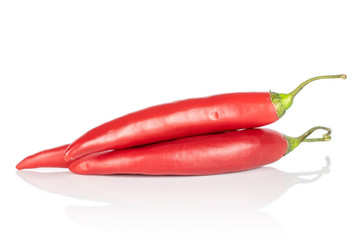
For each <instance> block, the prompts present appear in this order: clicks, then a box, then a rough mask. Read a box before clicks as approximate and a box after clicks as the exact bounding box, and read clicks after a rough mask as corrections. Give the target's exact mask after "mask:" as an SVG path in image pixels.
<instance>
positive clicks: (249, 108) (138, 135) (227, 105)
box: [64, 74, 346, 161]
mask: <svg viewBox="0 0 360 240" xmlns="http://www.w3.org/2000/svg"><path fill="white" fill-rule="evenodd" d="M333 78H341V79H346V75H345V74H340V75H327V76H318V77H314V78H311V79H308V80H306V81H305V82H303V83H301V84H300V85H299V86H298V87H297V88H295V89H294V90H293V91H292V92H290V93H288V94H283V93H275V92H269V93H264V92H252V93H229V94H221V95H215V96H211V97H205V98H194V99H187V100H182V101H177V102H173V103H167V104H162V105H158V106H154V107H150V108H146V109H143V110H140V111H137V112H134V113H130V114H128V115H125V116H123V117H120V118H117V119H114V120H112V121H110V122H107V123H104V124H102V125H100V126H98V127H96V128H93V129H92V130H90V131H88V132H87V133H85V134H84V135H83V136H81V137H80V138H78V139H77V140H75V142H73V143H72V144H71V145H70V146H69V147H68V149H67V150H66V151H65V154H64V159H65V160H66V161H69V160H74V159H77V158H79V157H82V156H85V155H88V154H91V153H96V152H101V151H104V150H111V149H123V148H129V147H134V146H139V145H145V144H150V143H155V142H160V141H166V140H171V139H177V138H183V137H188V136H195V135H200V134H209V133H216V132H224V131H230V130H237V129H245V128H255V127H261V126H265V125H268V124H270V123H273V122H275V121H277V120H278V119H279V118H280V117H281V116H283V115H284V114H285V112H286V110H287V109H288V108H289V107H291V105H292V103H293V100H294V97H295V96H296V95H297V94H298V93H299V92H300V91H301V89H303V88H304V87H305V86H306V85H307V84H309V83H311V82H313V81H316V80H319V79H333Z"/></svg>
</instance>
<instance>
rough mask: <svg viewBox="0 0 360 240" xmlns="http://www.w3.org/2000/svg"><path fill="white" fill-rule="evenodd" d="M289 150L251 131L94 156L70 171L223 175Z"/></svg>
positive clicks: (270, 134)
mask: <svg viewBox="0 0 360 240" xmlns="http://www.w3.org/2000/svg"><path fill="white" fill-rule="evenodd" d="M286 150H287V141H286V140H285V138H284V136H283V135H282V134H280V133H278V132H276V131H274V130H270V129H247V130H242V131H231V132H226V133H217V134H210V135H201V136H194V137H187V138H183V139H176V140H172V141H166V142H161V143H155V144H151V145H146V146H140V147H134V148H130V149H121V150H114V151H111V152H107V153H97V154H92V155H89V156H85V157H82V158H80V159H78V160H76V161H74V162H72V163H71V164H70V165H69V169H70V170H71V171H72V172H74V173H77V174H146V175H208V174H220V173H227V172H236V171H243V170H248V169H253V168H257V167H260V166H263V165H266V164H269V163H272V162H274V161H276V160H278V159H280V158H281V157H282V156H283V155H284V154H285V153H286Z"/></svg>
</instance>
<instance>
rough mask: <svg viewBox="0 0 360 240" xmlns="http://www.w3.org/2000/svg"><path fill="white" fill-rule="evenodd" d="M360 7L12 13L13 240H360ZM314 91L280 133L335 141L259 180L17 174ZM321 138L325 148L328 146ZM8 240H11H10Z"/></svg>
mask: <svg viewBox="0 0 360 240" xmlns="http://www.w3.org/2000/svg"><path fill="white" fill-rule="evenodd" d="M359 23H360V14H359V6H358V3H357V1H346V0H342V1H329V0H326V1H325V0H324V1H316V0H309V1H308V0H305V1H297V2H296V1H278V0H274V1H197V0H190V1H184V0H183V1H136V0H134V1H77V0H71V1H66V0H65V1H37V0H35V1H16V0H15V1H14V0H13V1H6V0H5V1H1V2H0V91H1V93H0V106H1V118H0V123H1V124H0V130H1V131H0V132H1V133H0V141H1V142H0V146H1V161H0V164H1V174H0V184H1V195H2V197H1V199H0V203H1V205H0V221H1V225H0V226H1V231H0V237H1V238H2V239H9V236H12V237H11V238H12V239H14V238H17V239H24V238H25V237H32V238H35V237H36V239H65V238H67V239H70V238H79V237H81V238H83V239H104V238H105V237H112V238H114V237H119V238H123V239H145V238H146V239H185V237H186V238H187V239H199V238H202V239H239V238H241V237H246V239H329V238H330V237H333V238H334V239H339V238H342V239H359V237H360V234H359V229H358V227H359V221H358V220H359V214H360V211H359V202H360V197H359V195H358V192H359V171H360V161H359V154H358V148H359V147H358V146H359V145H358V139H359V120H360V119H359V115H358V113H357V112H358V109H359V97H358V91H359V87H360V84H359V80H360V71H359V69H360V36H359ZM340 73H346V74H347V75H348V79H347V80H345V81H343V80H335V79H332V80H322V81H317V82H314V83H312V84H311V85H308V86H307V87H306V88H304V89H303V91H302V92H301V93H300V94H299V95H298V96H297V97H296V99H295V102H294V104H293V106H292V108H291V109H290V110H289V111H288V112H287V113H286V115H285V116H284V117H283V118H282V119H281V120H279V121H278V122H276V123H275V124H272V125H270V126H269V128H273V129H276V130H278V131H280V132H282V133H285V134H287V135H290V136H297V135H300V134H301V133H303V132H304V131H306V130H307V129H309V128H311V127H313V126H316V125H323V126H328V127H331V128H332V129H333V134H332V136H333V139H332V140H331V141H330V142H326V143H304V144H302V145H301V146H299V147H298V149H296V150H295V151H294V152H292V153H291V154H289V155H287V156H286V157H284V158H283V159H281V160H280V161H279V162H277V163H274V164H272V165H269V166H267V167H263V168H260V169H257V170H253V171H248V172H242V173H233V174H224V175H217V176H206V177H146V176H111V177H110V176H108V177H106V176H105V177H104V176H95V177H94V176H77V175H75V174H72V173H69V172H68V171H67V170H66V169H57V170H56V171H55V172H54V170H49V169H42V170H34V171H16V169H15V165H16V164H17V163H18V162H19V161H20V160H22V159H23V158H24V157H26V156H27V155H30V154H33V153H35V152H37V151H40V150H43V149H46V148H51V147H55V146H59V145H62V144H65V143H70V142H71V141H73V140H75V139H76V138H77V137H79V136H80V135H81V134H83V133H84V132H85V131H87V130H89V129H91V128H93V127H95V126H97V125H99V124H101V123H103V122H106V121H109V120H111V119H113V118H116V117H119V116H121V115H123V114H126V113H129V112H132V111H135V110H139V109H141V108H144V107H147V106H151V105H155V104H160V103H164V102H169V101H174V100H179V99H185V98H190V97H203V96H208V95H213V94H218V93H226V92H237V91H269V90H270V89H271V90H273V91H276V92H285V93H287V92H289V91H291V90H292V89H293V88H295V87H296V86H297V85H298V84H299V83H300V82H302V81H304V80H306V79H307V78H310V77H314V76H318V75H326V74H340ZM317 134H318V135H319V136H320V135H321V133H317ZM5 236H7V237H5Z"/></svg>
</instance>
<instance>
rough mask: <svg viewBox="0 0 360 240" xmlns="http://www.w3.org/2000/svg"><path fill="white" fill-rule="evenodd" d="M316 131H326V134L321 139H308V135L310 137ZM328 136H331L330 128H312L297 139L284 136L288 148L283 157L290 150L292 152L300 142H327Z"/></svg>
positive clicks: (329, 137)
mask: <svg viewBox="0 0 360 240" xmlns="http://www.w3.org/2000/svg"><path fill="white" fill-rule="evenodd" d="M318 129H322V130H326V131H327V133H325V134H323V135H322V137H321V138H308V136H309V135H311V134H312V133H313V132H314V131H316V130H318ZM330 135H331V129H330V128H327V127H322V126H317V127H313V128H311V129H309V130H308V131H306V132H305V133H304V134H302V135H301V136H299V137H289V136H285V139H286V141H287V143H288V148H287V151H286V153H285V155H286V154H288V153H289V152H291V151H292V150H294V149H295V148H296V147H297V146H299V144H300V143H302V142H325V141H329V140H330V139H331V136H330Z"/></svg>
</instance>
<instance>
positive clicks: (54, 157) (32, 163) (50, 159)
mask: <svg viewBox="0 0 360 240" xmlns="http://www.w3.org/2000/svg"><path fill="white" fill-rule="evenodd" d="M68 146H69V145H63V146H60V147H56V148H52V149H47V150H44V151H41V152H38V153H35V154H34V155H31V156H28V157H27V158H25V159H24V160H22V161H21V162H20V163H18V165H16V168H17V169H19V170H20V169H24V168H38V167H60V168H67V167H68V165H69V163H68V162H66V161H65V160H64V151H65V149H66V148H67V147H68Z"/></svg>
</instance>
